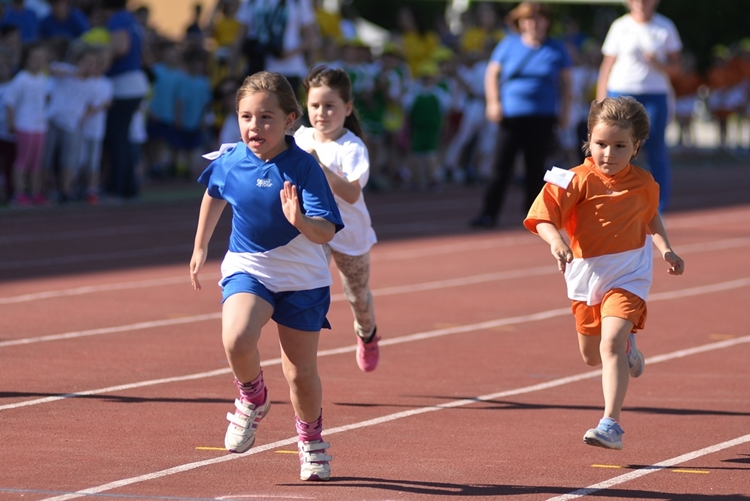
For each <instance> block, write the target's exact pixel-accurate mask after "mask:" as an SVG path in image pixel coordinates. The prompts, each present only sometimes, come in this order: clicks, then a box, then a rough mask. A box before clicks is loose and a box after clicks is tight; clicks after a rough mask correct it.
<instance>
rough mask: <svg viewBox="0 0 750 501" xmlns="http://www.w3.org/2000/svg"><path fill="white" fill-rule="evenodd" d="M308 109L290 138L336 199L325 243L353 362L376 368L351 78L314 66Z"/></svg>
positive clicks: (369, 235)
mask: <svg viewBox="0 0 750 501" xmlns="http://www.w3.org/2000/svg"><path fill="white" fill-rule="evenodd" d="M303 85H304V87H305V91H306V92H307V113H308V117H309V119H310V123H311V124H312V127H300V128H299V129H298V130H297V132H296V133H295V135H294V136H295V140H296V141H297V144H298V145H299V147H300V148H302V149H303V150H307V151H308V152H310V153H311V154H312V155H313V156H314V157H315V159H316V160H317V161H318V163H319V164H320V167H321V168H322V169H323V172H324V173H325V175H326V179H328V183H329V184H330V186H331V190H332V191H333V195H334V197H335V199H336V202H337V203H338V206H339V210H340V212H341V217H342V218H343V220H344V225H345V227H344V229H343V230H341V231H340V232H338V233H337V234H336V236H335V237H334V238H333V240H331V241H330V242H329V243H328V244H326V245H325V246H324V247H325V250H326V254H327V255H328V257H329V259H330V257H333V259H334V260H335V261H336V266H337V267H338V269H339V274H340V276H341V282H342V285H343V288H344V294H345V296H346V298H347V301H349V305H350V306H351V308H352V312H353V313H354V330H355V333H356V334H357V365H358V366H359V368H360V369H362V370H363V371H365V372H370V371H372V370H375V368H376V367H377V364H378V359H379V350H378V341H379V340H380V337H379V336H378V335H377V328H376V325H375V310H374V307H373V300H372V293H371V292H370V286H369V279H370V248H371V247H372V246H373V244H375V242H376V241H377V239H376V237H375V231H374V230H373V229H372V224H371V221H370V214H369V212H368V211H367V206H366V205H365V200H364V195H363V193H362V188H364V187H365V185H366V184H367V180H368V178H369V176H370V161H369V156H368V152H367V147H366V146H365V144H364V143H363V142H362V139H361V136H362V128H361V126H360V123H359V118H358V117H357V114H356V111H355V109H354V105H353V98H352V83H351V80H350V79H349V76H348V75H347V74H346V72H345V71H343V70H341V69H335V68H331V67H328V66H317V67H315V68H313V69H312V70H311V71H310V73H308V75H307V76H306V77H305V79H304V82H303Z"/></svg>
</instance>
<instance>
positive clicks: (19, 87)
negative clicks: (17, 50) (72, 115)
mask: <svg viewBox="0 0 750 501" xmlns="http://www.w3.org/2000/svg"><path fill="white" fill-rule="evenodd" d="M21 67H22V68H23V69H22V70H21V71H19V72H18V74H17V75H16V76H15V77H14V78H13V80H11V83H10V85H9V86H8V88H7V90H6V92H5V94H4V95H3V103H2V104H3V106H5V109H6V112H7V120H8V129H9V132H10V133H14V134H15V135H16V160H15V162H14V163H13V174H14V176H13V188H14V196H13V201H14V203H15V204H17V205H30V204H31V203H40V204H41V203H45V202H46V198H45V197H44V195H43V194H42V176H41V163H42V154H43V152H44V139H45V135H46V133H47V115H46V109H45V107H46V102H47V95H48V93H49V88H48V85H49V84H48V77H47V76H46V75H45V73H44V70H45V69H46V67H47V49H46V48H45V47H44V46H43V45H41V44H38V43H32V44H30V45H27V46H26V47H25V48H24V52H23V56H22V60H21Z"/></svg>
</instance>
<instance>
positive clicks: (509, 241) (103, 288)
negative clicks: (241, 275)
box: [0, 237, 538, 305]
mask: <svg viewBox="0 0 750 501" xmlns="http://www.w3.org/2000/svg"><path fill="white" fill-rule="evenodd" d="M537 240H538V239H536V238H533V237H532V238H515V237H512V238H503V239H493V240H484V241H482V240H479V241H476V242H459V243H453V244H447V245H435V246H432V247H430V248H428V249H423V250H419V249H413V250H403V251H386V252H381V253H374V254H373V255H372V256H371V258H372V260H373V262H384V261H386V262H387V261H397V260H401V259H413V258H422V257H424V256H427V255H441V254H451V253H455V252H461V253H464V252H468V251H478V250H486V249H492V248H498V247H510V246H514V247H517V246H519V245H522V244H523V243H527V244H528V243H537ZM218 278H219V276H218V275H208V276H204V277H203V279H204V280H213V279H218ZM178 283H185V284H189V277H188V274H187V272H186V273H185V274H184V275H180V276H174V277H165V278H161V279H151V280H143V281H135V282H123V283H114V284H104V285H92V286H84V287H75V288H73V289H61V290H53V291H43V292H37V293H30V294H22V295H19V296H7V297H0V305H2V304H14V303H23V302H27V301H37V300H40V299H50V298H56V297H64V296H77V295H82V294H94V293H99V292H107V291H116V290H123V289H137V288H139V287H155V286H160V285H173V284H178Z"/></svg>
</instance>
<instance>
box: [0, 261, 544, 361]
mask: <svg viewBox="0 0 750 501" xmlns="http://www.w3.org/2000/svg"><path fill="white" fill-rule="evenodd" d="M552 273H557V270H555V269H554V268H552V267H550V266H544V267H539V268H529V269H526V270H516V271H502V272H498V273H485V274H482V275H474V276H470V277H463V278H456V279H450V280H437V281H435V282H425V283H421V284H414V285H404V286H397V287H385V288H382V289H373V291H372V295H373V296H377V297H380V296H391V295H394V294H408V293H410V292H419V291H427V290H436V289H443V288H446V287H459V286H464V285H471V284H478V283H482V282H492V281H496V280H508V279H513V278H522V277H528V276H534V275H547V274H552ZM181 280H182V281H185V278H184V277H183V278H182V279H181ZM345 300H346V297H345V296H344V294H333V295H332V296H331V302H340V301H345ZM217 318H221V313H209V314H206V315H195V316H190V317H182V318H172V319H166V320H154V321H151V322H140V323H137V324H130V325H121V326H116V327H105V328H100V329H90V330H85V331H75V332H67V333H64V334H52V335H49V336H40V337H31V338H22V339H12V340H10V341H0V348H3V347H8V346H18V345H24V344H32V343H40V342H45V341H59V340H61V339H74V338H79V337H87V336H97V335H100V334H112V333H115V332H126V331H128V330H142V329H149V328H155V327H166V326H170V325H177V324H187V323H192V322H202V321H205V320H215V319H217Z"/></svg>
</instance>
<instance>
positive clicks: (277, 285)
mask: <svg viewBox="0 0 750 501" xmlns="http://www.w3.org/2000/svg"><path fill="white" fill-rule="evenodd" d="M285 139H286V142H287V145H288V147H287V149H286V150H284V151H283V152H281V153H280V154H278V155H277V156H276V157H274V158H273V159H271V160H270V161H268V162H264V161H262V160H261V159H259V158H258V157H256V156H255V154H254V153H253V152H252V151H250V149H249V148H248V147H247V146H246V145H245V144H244V143H237V145H235V147H234V148H233V149H231V150H229V151H227V152H226V153H224V154H223V155H221V156H220V157H219V158H217V159H216V160H214V161H213V162H211V164H210V165H209V166H208V168H207V169H206V170H205V171H204V172H203V173H202V174H201V175H200V177H199V178H198V181H199V182H200V183H202V184H205V185H206V187H207V191H208V194H209V196H211V197H213V198H218V199H223V200H226V201H227V202H228V203H229V205H231V206H232V210H233V215H232V233H231V235H230V237H229V252H227V255H226V256H225V258H224V262H223V263H222V267H221V271H222V277H224V278H225V277H228V276H231V275H233V274H235V273H249V274H251V275H253V276H255V277H256V278H257V279H258V280H259V281H260V282H261V283H263V285H265V286H266V287H267V288H268V289H269V290H271V291H272V292H279V291H288V290H309V289H315V288H319V287H324V286H328V285H330V284H331V276H330V270H329V268H328V261H327V260H326V257H325V254H324V252H323V248H322V246H321V245H318V244H315V243H313V242H311V241H310V240H308V239H307V238H305V236H304V235H302V234H301V233H300V231H299V230H298V229H297V228H295V227H294V226H292V224H291V223H290V222H289V221H288V220H287V218H286V216H285V215H284V211H283V210H282V208H281V197H280V195H279V193H280V191H281V190H282V188H283V186H284V181H289V182H290V183H292V184H294V185H295V186H296V187H297V195H298V197H299V198H300V202H301V203H300V206H301V209H302V213H303V214H305V215H307V216H309V217H322V218H324V219H326V220H327V221H330V222H331V223H333V224H334V225H335V226H336V231H339V230H341V229H342V228H343V227H344V223H343V221H342V219H341V214H340V213H339V209H338V206H337V205H336V201H335V200H334V198H333V193H332V192H331V189H330V187H329V185H328V181H327V180H326V177H325V174H323V171H322V170H321V168H320V166H319V165H318V163H317V162H316V161H315V159H314V158H313V157H312V155H310V154H309V153H307V152H305V151H303V150H301V149H300V148H299V147H298V146H297V145H296V143H295V142H294V138H292V137H291V136H286V138H285Z"/></svg>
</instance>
